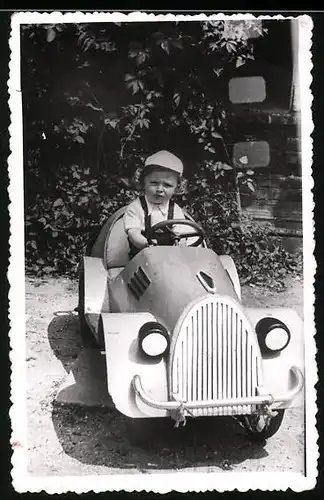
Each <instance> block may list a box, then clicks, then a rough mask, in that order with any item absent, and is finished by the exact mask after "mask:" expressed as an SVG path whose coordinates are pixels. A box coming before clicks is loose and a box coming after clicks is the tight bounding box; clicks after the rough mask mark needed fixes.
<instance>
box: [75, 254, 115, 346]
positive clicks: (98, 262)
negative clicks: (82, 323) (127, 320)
mask: <svg viewBox="0 0 324 500" xmlns="http://www.w3.org/2000/svg"><path fill="white" fill-rule="evenodd" d="M81 272H83V273H84V284H83V286H84V291H83V293H84V314H85V317H86V319H87V322H88V323H89V326H90V327H91V329H92V330H93V332H94V335H95V337H98V327H99V318H100V314H101V313H102V312H109V296H108V287H107V271H106V269H105V267H104V264H103V260H102V259H99V258H96V257H83V260H82V265H81Z"/></svg>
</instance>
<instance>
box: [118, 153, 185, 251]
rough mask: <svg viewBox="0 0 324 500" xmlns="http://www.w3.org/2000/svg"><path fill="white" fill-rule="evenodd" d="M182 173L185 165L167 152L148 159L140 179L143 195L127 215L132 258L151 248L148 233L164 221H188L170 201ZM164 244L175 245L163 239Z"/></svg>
mask: <svg viewBox="0 0 324 500" xmlns="http://www.w3.org/2000/svg"><path fill="white" fill-rule="evenodd" d="M182 172H183V164H182V161H181V160H180V159H179V158H177V157H176V156H175V155H174V154H172V153H169V152H168V151H159V152H157V153H155V154H153V155H152V156H149V157H148V158H147V159H146V161H145V165H144V169H143V172H142V174H141V178H140V183H141V187H142V188H143V189H144V195H143V196H140V197H139V198H136V199H135V200H134V201H133V202H132V203H130V204H129V205H128V207H127V209H126V212H125V214H124V223H125V231H126V233H127V236H128V240H129V245H130V257H131V258H132V257H134V255H136V254H137V253H138V252H139V251H140V250H142V249H143V248H145V247H148V246H149V242H148V240H147V231H148V229H149V228H150V227H152V226H154V225H155V224H157V223H158V222H161V221H163V220H167V219H184V218H185V216H184V213H183V211H182V210H181V208H180V207H179V206H178V205H177V204H176V203H174V201H173V200H172V199H171V198H172V196H173V194H174V192H175V190H176V188H177V186H178V184H179V181H180V178H181V175H182ZM163 236H164V238H165V235H163ZM164 244H172V243H171V241H170V242H168V241H167V239H166V240H165V239H164Z"/></svg>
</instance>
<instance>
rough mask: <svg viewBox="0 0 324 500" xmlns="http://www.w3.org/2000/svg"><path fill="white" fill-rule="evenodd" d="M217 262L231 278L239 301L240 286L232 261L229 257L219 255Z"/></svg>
mask: <svg viewBox="0 0 324 500" xmlns="http://www.w3.org/2000/svg"><path fill="white" fill-rule="evenodd" d="M219 260H220V261H221V263H222V265H223V267H224V269H225V270H226V271H227V272H228V274H229V277H230V278H231V281H232V283H233V287H234V290H235V293H236V295H237V298H238V299H239V300H241V285H240V280H239V276H238V273H237V270H236V266H235V264H234V260H233V259H232V257H230V256H229V255H220V256H219Z"/></svg>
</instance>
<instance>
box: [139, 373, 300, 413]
mask: <svg viewBox="0 0 324 500" xmlns="http://www.w3.org/2000/svg"><path fill="white" fill-rule="evenodd" d="M290 374H291V376H292V379H293V380H294V385H293V387H292V388H291V389H290V390H289V391H287V392H285V393H284V394H276V395H272V394H263V390H262V389H263V388H257V392H258V394H257V395H256V396H253V397H249V398H233V399H217V400H204V401H175V400H174V401H157V400H154V399H152V398H151V397H150V396H148V395H147V394H146V392H145V391H144V389H143V386H142V382H141V377H140V376H139V375H135V376H134V378H133V380H132V385H133V388H134V391H135V393H136V394H137V396H138V397H139V398H140V399H141V400H142V401H143V403H145V404H146V405H147V406H150V407H151V408H156V409H160V410H170V411H171V410H194V409H196V408H197V409H198V408H199V409H200V408H220V407H224V406H233V407H237V406H245V405H260V406H262V405H268V406H271V405H275V404H280V403H281V404H282V403H290V402H291V401H292V400H293V399H294V398H295V397H296V396H297V394H298V393H299V392H300V391H301V389H302V388H303V385H304V377H303V374H302V372H301V370H300V369H299V368H298V367H296V366H293V367H291V368H290Z"/></svg>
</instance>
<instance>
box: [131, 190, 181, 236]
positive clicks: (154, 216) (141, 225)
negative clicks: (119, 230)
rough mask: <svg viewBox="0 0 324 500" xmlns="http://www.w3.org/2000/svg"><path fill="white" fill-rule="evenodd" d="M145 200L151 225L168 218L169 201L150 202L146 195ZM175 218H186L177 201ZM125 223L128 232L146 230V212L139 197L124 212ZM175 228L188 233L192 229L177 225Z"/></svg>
mask: <svg viewBox="0 0 324 500" xmlns="http://www.w3.org/2000/svg"><path fill="white" fill-rule="evenodd" d="M145 200H146V203H147V210H148V215H150V216H151V226H154V225H155V224H157V223H158V222H161V221H163V220H167V218H168V211H169V202H168V203H167V204H165V205H155V204H153V203H150V202H149V201H148V200H147V198H146V197H145ZM173 218H174V219H185V216H184V213H183V211H182V210H181V208H180V207H179V205H177V204H176V203H175V204H174V212H173ZM124 224H125V231H126V232H128V231H129V230H130V229H140V230H141V231H144V230H145V213H144V210H143V208H142V205H141V202H140V199H139V198H136V199H135V200H134V201H132V202H131V203H130V204H129V205H128V207H127V209H126V212H125V214H124ZM174 229H175V231H178V232H182V233H184V232H186V233H187V232H189V230H190V228H189V227H185V226H175V227H174Z"/></svg>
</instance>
